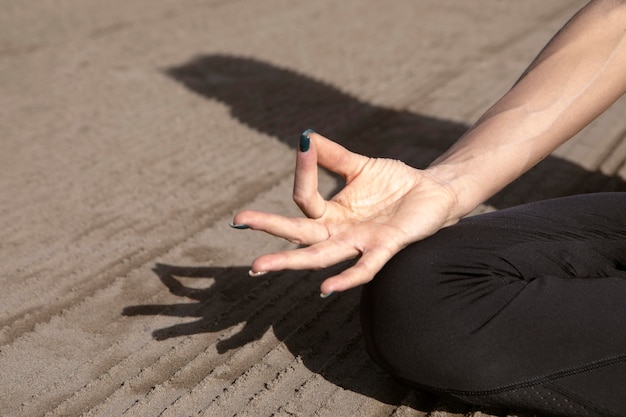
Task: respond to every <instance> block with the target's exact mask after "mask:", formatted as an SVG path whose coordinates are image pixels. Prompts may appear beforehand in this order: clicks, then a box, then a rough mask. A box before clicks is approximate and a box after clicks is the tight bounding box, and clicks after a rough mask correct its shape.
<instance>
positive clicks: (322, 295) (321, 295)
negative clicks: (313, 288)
mask: <svg viewBox="0 0 626 417" xmlns="http://www.w3.org/2000/svg"><path fill="white" fill-rule="evenodd" d="M333 294H334V292H333V291H331V292H329V293H327V294H324V293H323V292H322V293H320V298H328V297H330V296H331V295H333Z"/></svg>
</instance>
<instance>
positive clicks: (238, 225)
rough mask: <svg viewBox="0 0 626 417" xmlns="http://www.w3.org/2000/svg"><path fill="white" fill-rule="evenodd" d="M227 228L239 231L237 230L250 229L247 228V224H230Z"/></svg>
mask: <svg viewBox="0 0 626 417" xmlns="http://www.w3.org/2000/svg"><path fill="white" fill-rule="evenodd" d="M229 226H230V227H232V228H233V229H239V230H243V229H249V228H250V226H248V225H247V224H235V223H230V224H229Z"/></svg>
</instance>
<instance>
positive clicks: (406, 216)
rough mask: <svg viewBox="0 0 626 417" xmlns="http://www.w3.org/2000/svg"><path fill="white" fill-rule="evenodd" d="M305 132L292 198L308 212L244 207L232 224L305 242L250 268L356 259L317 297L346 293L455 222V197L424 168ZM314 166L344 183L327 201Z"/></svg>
mask: <svg viewBox="0 0 626 417" xmlns="http://www.w3.org/2000/svg"><path fill="white" fill-rule="evenodd" d="M305 135H306V138H310V143H309V148H308V149H307V150H306V151H302V150H300V151H298V158H297V163H296V172H295V183H294V201H295V202H296V204H297V205H298V206H299V207H300V209H301V210H302V212H303V213H304V214H305V215H306V217H305V218H288V217H284V216H280V215H276V214H271V213H264V212H258V211H242V212H240V213H238V214H237V215H236V216H235V218H234V224H235V225H246V226H247V227H250V228H252V229H255V230H262V231H265V232H267V233H270V234H272V235H275V236H279V237H282V238H285V239H287V240H289V241H291V242H294V243H298V244H300V245H306V247H302V248H298V249H293V250H289V251H284V252H279V253H273V254H267V255H263V256H260V257H258V258H257V259H255V260H254V262H253V264H252V271H254V272H256V273H261V272H268V271H278V270H283V269H320V268H325V267H328V266H331V265H334V264H337V263H339V262H342V261H345V260H348V259H353V258H357V257H358V260H357V261H356V263H355V264H354V265H353V266H351V267H349V268H348V269H346V270H344V271H343V272H341V273H340V274H338V275H336V276H334V277H331V278H328V279H327V280H325V281H324V282H323V283H322V286H321V291H322V294H329V293H331V292H335V291H343V290H346V289H349V288H352V287H356V286H358V285H361V284H364V283H366V282H368V281H370V280H371V279H372V278H373V277H374V276H375V275H376V273H377V272H378V271H379V270H380V269H381V268H382V267H383V266H384V265H385V263H386V262H387V261H389V259H391V257H393V256H394V255H395V254H396V253H398V252H399V251H400V250H401V249H402V248H404V247H405V246H407V245H408V244H410V243H412V242H415V241H417V240H420V239H423V238H425V237H428V236H430V235H432V234H434V233H436V232H437V231H438V230H439V229H441V228H442V227H444V226H448V225H450V224H453V223H455V222H456V219H454V218H450V213H451V212H452V207H453V204H454V198H453V194H452V193H451V192H449V191H448V189H447V187H446V186H445V185H442V184H441V183H440V182H438V181H437V180H436V179H434V178H432V177H431V176H429V175H428V174H427V173H426V172H425V171H422V170H418V169H415V168H412V167H409V166H408V165H406V164H404V163H402V162H400V161H397V160H392V159H379V158H368V157H365V156H363V155H359V154H355V153H352V152H350V151H348V150H347V149H345V148H343V147H342V146H340V145H339V144H337V143H335V142H332V141H330V140H328V139H326V138H324V137H323V136H321V135H319V134H316V133H313V132H305ZM306 138H305V139H306ZM318 164H319V166H322V167H324V168H327V169H329V170H331V171H333V172H335V173H338V174H340V175H342V176H343V177H344V179H345V181H346V185H345V187H344V188H343V189H342V190H341V191H340V192H339V193H337V194H336V195H335V196H334V197H333V198H331V199H330V200H325V199H324V198H323V197H322V196H321V195H320V193H319V192H318V189H317V169H318Z"/></svg>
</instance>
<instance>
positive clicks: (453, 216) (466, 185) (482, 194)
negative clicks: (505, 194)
mask: <svg viewBox="0 0 626 417" xmlns="http://www.w3.org/2000/svg"><path fill="white" fill-rule="evenodd" d="M470 172H471V171H470ZM424 174H425V175H427V176H428V177H429V178H430V179H431V180H433V181H435V182H436V183H437V184H439V185H440V186H441V187H442V188H443V189H445V190H446V191H447V194H448V195H449V196H450V202H451V204H450V211H449V219H450V223H451V224H452V223H454V222H456V221H458V220H459V219H461V218H462V217H464V216H466V215H468V214H469V213H471V212H472V211H473V210H474V209H475V208H476V207H478V206H479V205H480V204H481V203H483V202H484V201H485V200H486V199H488V198H489V197H491V194H492V193H490V192H488V190H487V189H485V188H481V187H480V186H479V180H478V178H477V177H476V176H475V175H472V174H469V173H468V171H464V170H462V169H460V168H459V167H458V166H456V165H453V164H446V163H440V164H437V165H433V166H430V167H428V168H426V169H425V170H424Z"/></svg>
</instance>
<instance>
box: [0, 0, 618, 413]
mask: <svg viewBox="0 0 626 417" xmlns="http://www.w3.org/2000/svg"><path fill="white" fill-rule="evenodd" d="M4 3H5V4H3V11H2V13H0V167H1V173H0V195H1V198H0V254H1V258H0V259H1V262H0V288H1V289H2V291H0V375H1V376H2V377H1V378H0V415H2V416H11V417H13V416H16V417H17V416H25V417H34V416H78V415H85V416H163V417H165V416H235V415H236V416H281V417H283V416H320V417H321V416H394V417H404V416H433V417H435V416H437V417H452V416H466V415H470V416H475V417H477V416H485V415H488V414H487V413H490V411H486V410H482V411H481V410H477V409H472V408H470V407H465V406H462V405H459V404H454V403H450V402H448V401H445V400H443V399H440V398H438V397H435V396H432V395H429V394H426V393H422V392H417V391H414V390H411V389H408V388H405V387H403V386H401V385H399V384H397V383H396V382H394V381H393V380H392V379H391V378H390V377H389V376H387V375H386V374H385V373H384V372H382V371H381V370H380V369H379V368H378V367H377V366H376V365H374V364H373V363H372V362H371V361H370V359H369V358H368V356H367V354H366V352H365V350H364V347H363V342H362V338H361V333H360V327H359V317H358V301H359V292H358V290H354V291H350V292H347V293H344V294H338V295H336V296H333V297H331V298H329V299H327V300H321V299H320V298H319V297H318V291H319V289H318V288H319V284H320V282H321V280H322V279H323V277H324V276H328V275H329V274H330V273H332V271H318V272H314V273H312V272H309V271H302V272H284V273H273V274H270V275H267V276H265V277H262V278H250V277H248V275H247V271H248V268H249V265H250V262H251V261H252V260H253V259H254V258H255V256H257V255H259V254H261V253H265V252H269V251H276V250H280V249H284V248H288V247H290V245H289V244H287V243H285V242H282V241H280V240H277V239H272V238H269V237H266V236H263V235H261V234H258V233H254V232H250V231H238V230H233V229H231V228H229V227H228V223H229V222H230V220H231V218H232V215H233V213H235V212H236V211H237V210H241V209H244V208H254V209H259V210H271V211H274V212H278V213H282V214H293V215H297V210H296V208H295V206H294V204H293V203H292V202H291V187H292V172H293V161H294V149H295V146H296V143H297V140H298V135H299V133H300V131H302V130H303V129H305V128H308V127H311V128H314V129H316V130H317V131H319V132H321V133H324V134H325V135H327V136H329V137H331V138H334V139H336V140H338V141H339V142H341V143H343V144H344V145H346V146H348V147H349V148H351V149H353V150H355V151H359V152H362V153H366V154H368V155H378V156H389V157H394V158H400V159H403V160H404V161H406V162H407V163H410V164H412V165H414V166H418V167H423V166H425V165H426V164H428V163H429V161H431V160H432V159H433V158H435V157H436V156H437V155H438V154H439V153H441V152H442V151H443V150H444V149H446V148H447V147H448V146H449V145H450V144H451V143H452V142H453V141H454V140H455V139H456V138H458V137H459V136H460V135H461V134H462V133H463V132H464V131H465V130H466V129H467V128H468V126H469V125H470V124H471V123H472V122H473V121H474V120H475V119H476V118H477V117H478V116H479V115H480V114H481V113H482V112H483V111H485V110H486V108H488V106H490V105H491V103H492V102H493V101H494V100H495V99H496V98H498V97H499V96H500V95H501V94H503V93H504V92H505V91H506V90H507V89H508V88H509V87H510V86H511V84H512V83H513V82H514V81H515V80H516V79H517V77H518V76H519V75H520V73H521V72H522V70H523V69H524V68H525V66H526V65H527V64H528V63H529V62H530V60H531V59H532V58H533V57H534V56H535V55H536V54H537V53H538V51H539V50H540V48H541V47H542V46H543V44H545V42H547V40H548V39H549V38H550V37H551V36H552V35H553V33H554V32H555V31H556V30H557V29H558V28H559V27H560V26H561V25H562V24H563V23H564V22H565V21H566V20H567V19H568V18H569V17H570V16H571V15H572V14H573V13H574V12H575V11H576V10H577V9H578V8H579V7H580V6H581V5H582V4H583V3H584V2H583V1H570V0H553V1H550V2H546V1H545V0H524V1H515V2H514V1H501V0H476V1H467V2H461V1H456V0H422V1H419V2H418V1H412V0H400V1H393V2H385V3H384V5H383V2H379V1H374V0H345V1H331V0H319V1H317V0H316V1H310V0H309V1H300V0H262V1H257V0H232V1H229V0H108V1H84V0H19V1H18V0H9V1H7V2H4ZM625 110H626V102H625V101H624V100H622V101H620V102H618V103H617V104H616V105H615V106H614V107H613V108H612V109H611V110H610V111H608V112H607V113H606V114H605V115H604V116H603V117H602V118H601V119H599V120H598V121H597V122H595V123H594V124H593V125H592V126H591V127H589V128H588V129H587V130H585V131H583V132H582V133H581V134H580V135H578V136H577V137H576V138H575V139H574V140H572V141H571V142H569V143H568V144H566V145H565V146H564V147H563V148H561V149H559V150H558V151H557V152H556V153H555V155H554V156H552V157H550V158H548V159H546V160H545V161H543V162H542V164H541V165H539V166H538V167H537V168H536V169H535V170H533V171H532V172H531V173H529V174H528V175H526V176H525V177H524V178H522V179H521V180H519V181H518V182H516V183H514V184H513V185H512V186H510V187H509V188H507V189H506V190H505V191H504V192H502V193H501V194H500V195H498V196H497V197H495V198H494V199H492V200H491V201H489V202H488V204H487V205H485V206H483V207H481V210H491V209H498V208H502V207H507V206H510V205H513V204H517V203H521V202H525V201H531V200H537V199H540V198H546V197H552V196H558V195H565V194H571V193H576V192H585V191H590V190H615V189H626V187H625V184H624V180H623V178H624V172H626V171H625V169H624V159H625V157H626V143H625V140H624V132H626V119H625V118H624V114H625ZM320 187H321V189H322V191H323V193H324V194H325V195H331V194H332V193H333V191H334V190H336V188H337V187H338V183H337V182H336V180H335V178H334V177H333V176H331V175H329V174H327V173H322V174H321V175H320ZM496 415H502V416H504V415H506V413H500V414H497V413H496Z"/></svg>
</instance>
